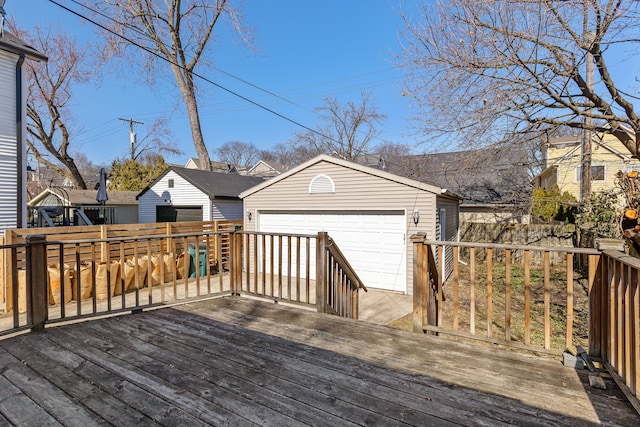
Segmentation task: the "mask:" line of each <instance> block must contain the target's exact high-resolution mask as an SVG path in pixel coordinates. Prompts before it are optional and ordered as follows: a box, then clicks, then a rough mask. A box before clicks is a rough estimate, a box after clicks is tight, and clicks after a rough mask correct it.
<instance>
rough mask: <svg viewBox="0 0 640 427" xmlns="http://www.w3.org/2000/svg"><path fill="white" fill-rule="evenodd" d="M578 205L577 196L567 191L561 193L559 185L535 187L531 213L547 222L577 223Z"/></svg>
mask: <svg viewBox="0 0 640 427" xmlns="http://www.w3.org/2000/svg"><path fill="white" fill-rule="evenodd" d="M577 206H578V201H577V200H576V198H575V197H573V196H572V195H571V194H570V193H569V192H567V191H565V192H564V193H562V194H561V193H560V189H559V188H558V186H557V185H554V186H552V187H551V188H548V189H544V188H534V189H533V194H532V206H531V214H532V215H533V216H535V217H536V218H538V219H540V220H542V221H543V222H545V223H550V222H552V221H562V222H568V223H571V224H573V223H575V215H576V212H577Z"/></svg>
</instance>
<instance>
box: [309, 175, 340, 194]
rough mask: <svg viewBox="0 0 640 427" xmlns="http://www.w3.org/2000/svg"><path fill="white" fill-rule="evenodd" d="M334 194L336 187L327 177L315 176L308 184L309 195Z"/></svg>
mask: <svg viewBox="0 0 640 427" xmlns="http://www.w3.org/2000/svg"><path fill="white" fill-rule="evenodd" d="M335 192H336V186H335V184H334V183H333V180H332V179H331V178H329V177H328V176H327V175H317V176H315V177H314V178H313V179H312V180H311V183H310V184H309V194H331V193H335Z"/></svg>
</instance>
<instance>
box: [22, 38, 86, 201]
mask: <svg viewBox="0 0 640 427" xmlns="http://www.w3.org/2000/svg"><path fill="white" fill-rule="evenodd" d="M10 28H11V29H12V31H13V32H15V33H16V34H18V35H19V36H20V37H21V38H22V39H23V40H25V41H26V42H28V43H30V44H31V45H32V46H34V47H35V48H36V49H38V50H40V51H41V52H44V53H45V54H46V55H47V56H48V58H49V60H48V61H47V62H36V61H28V62H26V63H25V68H26V71H27V117H28V121H27V145H28V147H29V150H30V151H31V152H32V153H33V155H34V157H35V158H36V159H37V161H38V162H40V163H41V164H43V165H45V166H46V167H47V168H50V169H52V170H55V171H56V172H57V173H58V174H59V175H61V176H64V177H68V178H70V179H71V180H72V182H73V183H74V186H76V187H77V188H80V189H86V183H85V180H84V178H83V177H82V174H81V173H80V171H79V169H78V166H77V165H76V163H75V161H74V159H73V157H72V156H71V154H70V148H71V141H72V128H71V126H70V123H71V122H72V116H71V112H70V108H69V104H70V101H71V97H72V94H73V87H74V86H75V85H78V84H82V83H86V82H88V81H90V80H91V78H92V77H93V76H95V74H96V72H97V68H96V67H95V64H91V62H90V57H91V53H90V50H89V47H87V46H80V45H79V44H78V42H77V41H76V40H74V39H72V38H71V37H69V35H67V34H65V33H64V32H63V31H62V30H61V29H59V28H57V27H54V26H52V27H49V28H48V29H41V28H35V29H34V30H32V31H29V32H28V33H27V32H25V31H22V30H20V29H19V28H17V27H16V26H15V25H11V26H10ZM48 154H51V155H52V158H50V157H49V156H48Z"/></svg>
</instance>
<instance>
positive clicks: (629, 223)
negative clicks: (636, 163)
mask: <svg viewBox="0 0 640 427" xmlns="http://www.w3.org/2000/svg"><path fill="white" fill-rule="evenodd" d="M616 178H617V182H618V185H619V186H620V188H621V189H622V194H623V195H624V198H625V203H626V204H625V209H624V214H623V215H622V218H621V221H620V227H621V228H622V234H623V236H624V237H625V239H626V240H627V242H628V243H629V246H630V248H631V251H630V252H631V253H635V254H640V223H639V222H638V218H639V216H640V214H639V212H640V174H639V173H638V172H637V171H631V172H627V173H625V172H622V171H619V172H618V173H617V174H616Z"/></svg>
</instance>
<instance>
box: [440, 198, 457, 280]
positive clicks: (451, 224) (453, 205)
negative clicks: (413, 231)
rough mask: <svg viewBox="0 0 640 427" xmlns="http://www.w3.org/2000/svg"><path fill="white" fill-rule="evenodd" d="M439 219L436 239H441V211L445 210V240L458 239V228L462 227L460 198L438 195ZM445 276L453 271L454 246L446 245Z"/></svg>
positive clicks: (455, 240)
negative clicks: (453, 198) (454, 198)
mask: <svg viewBox="0 0 640 427" xmlns="http://www.w3.org/2000/svg"><path fill="white" fill-rule="evenodd" d="M436 206H437V212H436V213H437V215H438V220H437V221H436V228H437V230H436V240H440V238H441V236H440V212H442V209H444V210H445V214H446V217H445V220H444V224H445V236H444V240H446V241H447V242H457V241H458V230H459V228H460V214H459V209H460V208H459V206H460V205H459V202H458V200H452V199H449V198H447V197H438V201H437V203H436ZM445 268H446V271H445V278H446V277H449V275H450V274H451V273H452V272H453V248H452V247H450V246H449V247H446V249H445Z"/></svg>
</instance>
